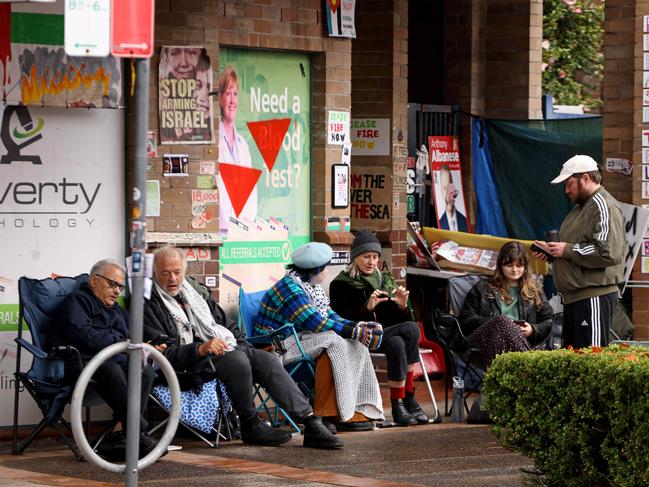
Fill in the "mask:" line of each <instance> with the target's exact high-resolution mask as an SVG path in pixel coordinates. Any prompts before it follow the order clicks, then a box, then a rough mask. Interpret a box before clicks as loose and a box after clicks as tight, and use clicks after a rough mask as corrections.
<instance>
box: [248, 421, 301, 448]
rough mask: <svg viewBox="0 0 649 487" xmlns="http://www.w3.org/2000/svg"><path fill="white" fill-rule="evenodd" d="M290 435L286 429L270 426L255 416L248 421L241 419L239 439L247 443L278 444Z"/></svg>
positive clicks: (288, 438) (285, 440) (289, 437)
mask: <svg viewBox="0 0 649 487" xmlns="http://www.w3.org/2000/svg"><path fill="white" fill-rule="evenodd" d="M292 437H293V436H292V435H291V433H289V432H288V431H282V430H280V429H275V428H271V426H270V425H269V424H268V423H266V422H265V421H262V420H261V419H259V417H257V416H255V417H254V418H252V419H251V420H249V421H241V440H242V441H243V442H244V443H247V444H248V445H260V446H279V445H281V444H282V443H286V442H287V441H288V440H290V439H291V438H292Z"/></svg>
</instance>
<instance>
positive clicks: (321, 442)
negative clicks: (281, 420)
mask: <svg viewBox="0 0 649 487" xmlns="http://www.w3.org/2000/svg"><path fill="white" fill-rule="evenodd" d="M303 445H304V447H306V448H320V449H323V450H333V449H336V448H342V446H343V440H341V439H340V438H338V437H337V436H334V435H333V434H331V431H329V430H328V429H327V427H326V426H325V425H324V424H322V420H321V419H320V418H319V417H318V416H315V415H313V414H312V415H311V416H308V417H307V418H305V419H304V442H303Z"/></svg>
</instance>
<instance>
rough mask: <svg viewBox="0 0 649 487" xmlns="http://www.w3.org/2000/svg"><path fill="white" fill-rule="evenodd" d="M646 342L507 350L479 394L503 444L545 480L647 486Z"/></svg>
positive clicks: (648, 375) (550, 482)
mask: <svg viewBox="0 0 649 487" xmlns="http://www.w3.org/2000/svg"><path fill="white" fill-rule="evenodd" d="M648 352H649V349H647V348H629V347H625V346H618V345H613V346H610V347H607V348H604V349H601V348H596V347H593V349H592V350H591V349H585V350H579V351H572V350H555V351H551V352H523V353H507V354H503V355H501V356H499V357H497V358H496V360H495V361H494V362H493V365H492V366H491V367H490V369H489V371H488V372H487V374H486V375H485V384H484V392H483V394H484V400H485V404H486V406H487V409H488V410H489V414H490V416H491V418H492V419H493V420H494V425H495V426H494V431H495V432H496V434H497V435H499V436H500V438H501V439H502V441H503V443H504V444H505V445H506V446H509V447H512V448H514V449H516V450H518V451H520V452H521V453H523V454H524V455H526V456H528V457H530V458H531V459H533V460H534V463H535V466H536V468H537V469H538V470H539V472H540V473H541V474H542V475H543V476H544V477H543V481H544V484H546V485H561V486H588V487H592V486H609V485H610V486H649V353H648Z"/></svg>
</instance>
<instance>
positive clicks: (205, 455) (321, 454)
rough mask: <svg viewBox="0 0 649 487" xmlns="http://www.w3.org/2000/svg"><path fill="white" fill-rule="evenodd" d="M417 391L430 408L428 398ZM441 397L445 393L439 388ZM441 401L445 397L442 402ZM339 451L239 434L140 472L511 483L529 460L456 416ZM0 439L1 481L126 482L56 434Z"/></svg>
mask: <svg viewBox="0 0 649 487" xmlns="http://www.w3.org/2000/svg"><path fill="white" fill-rule="evenodd" d="M419 392H422V393H423V391H421V388H420V391H418V398H419V399H420V402H421V403H422V405H423V406H424V408H425V409H426V411H431V410H432V404H431V403H430V400H429V401H428V403H427V404H426V402H425V396H423V395H422V396H421V397H420V394H419ZM436 397H441V395H440V394H438V395H437V396H436ZM439 406H440V407H443V401H441V402H440V404H439ZM339 434H341V437H342V438H343V439H344V440H345V447H344V448H343V449H342V450H339V451H323V450H312V449H307V448H303V447H302V446H301V445H302V438H301V436H300V435H299V434H294V436H293V439H292V440H291V441H290V442H289V443H287V444H285V445H283V446H281V447H278V448H272V447H251V446H247V445H243V444H242V443H241V442H240V441H231V442H223V443H221V448H219V449H211V448H208V447H205V446H204V443H201V442H198V441H194V440H193V439H189V438H176V439H175V440H174V444H177V445H181V446H182V447H183V448H182V450H179V451H172V452H170V453H169V454H168V455H167V456H165V457H164V458H163V459H162V460H160V461H159V462H157V463H156V464H155V465H153V466H152V467H150V468H148V469H146V470H144V471H142V472H140V475H139V484H140V485H143V486H156V485H161V486H162V485H164V486H183V487H189V486H196V487H199V486H207V485H209V486H220V485H223V486H226V485H227V486H256V485H264V486H266V487H272V486H323V485H340V486H377V487H387V486H404V485H429V486H435V487H451V486H453V487H456V486H465V487H492V486H493V487H496V486H498V487H509V486H521V485H523V484H524V476H525V474H524V473H523V472H522V471H521V468H527V469H530V468H532V463H531V461H530V460H529V459H528V458H526V457H523V456H522V455H519V454H517V453H515V452H512V451H508V450H506V449H504V448H502V447H501V446H499V444H498V442H497V439H496V438H495V436H494V435H493V434H492V433H491V431H490V427H489V426H487V425H468V424H464V423H462V424H456V423H451V422H450V420H449V418H446V417H445V418H444V422H443V423H441V424H430V425H425V426H410V427H407V428H399V427H394V428H386V429H378V430H375V431H367V432H354V433H352V432H348V433H339ZM10 453H11V444H10V442H8V441H4V442H0V479H3V481H2V483H1V484H2V486H3V487H31V486H34V485H41V486H42V485H49V486H83V487H94V486H106V485H122V484H123V477H122V476H120V475H116V474H110V473H107V472H105V471H103V470H100V469H98V468H97V467H95V466H94V465H91V464H89V463H88V462H79V461H77V460H75V458H74V456H73V455H72V454H71V453H70V452H69V450H67V449H65V448H63V447H62V445H61V443H59V442H57V441H55V440H54V439H51V438H50V439H48V438H44V439H39V440H37V441H36V443H35V445H34V446H33V447H31V448H30V449H28V450H27V452H26V453H25V454H24V455H21V456H12V455H11V454H10Z"/></svg>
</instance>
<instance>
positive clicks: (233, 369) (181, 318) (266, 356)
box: [144, 247, 343, 449]
mask: <svg viewBox="0 0 649 487" xmlns="http://www.w3.org/2000/svg"><path fill="white" fill-rule="evenodd" d="M185 268H186V262H185V256H184V254H183V252H182V251H181V250H180V249H178V248H175V247H163V248H161V249H159V250H158V251H157V252H156V254H155V258H154V263H153V269H154V272H153V278H154V284H153V289H152V291H151V298H150V299H148V300H146V301H145V305H144V335H145V340H152V341H154V343H155V342H160V341H161V340H164V343H166V345H167V349H166V351H165V356H166V357H167V359H169V361H170V362H171V364H172V365H173V367H174V369H176V371H178V372H183V373H184V375H189V376H190V377H193V378H194V380H195V382H198V383H200V382H208V381H210V380H212V379H214V378H216V379H219V380H220V381H221V382H223V383H224V384H225V387H226V389H227V391H228V395H229V396H230V399H231V400H232V404H233V407H234V409H235V410H236V412H237V414H238V415H239V419H240V420H241V439H242V440H243V442H244V443H248V444H253V445H265V446H278V445H281V444H282V443H285V442H287V441H288V440H290V439H291V434H290V433H288V432H286V431H282V430H276V429H273V428H271V427H270V426H269V425H268V424H267V423H265V422H264V421H262V420H261V419H260V418H258V417H257V414H256V407H255V403H254V400H253V382H256V383H259V384H261V385H262V386H264V388H265V389H266V390H267V391H268V393H269V394H270V395H271V396H272V397H273V399H274V400H275V401H277V403H278V404H279V405H280V406H281V407H282V408H283V409H284V410H286V411H287V412H288V413H289V414H290V415H291V417H292V418H294V419H295V420H297V421H298V422H301V423H303V424H304V446H305V447H309V448H323V449H332V448H340V447H341V446H342V444H343V442H342V440H341V439H340V438H338V437H336V436H334V435H333V434H332V433H331V432H330V431H329V430H328V429H327V428H326V427H325V426H324V425H323V423H322V420H321V419H320V418H319V417H317V416H315V415H314V414H313V410H312V409H311V406H310V405H309V402H308V401H307V399H306V397H304V395H303V394H302V393H301V392H300V390H299V388H298V386H297V384H296V383H295V381H294V380H293V379H292V378H291V376H290V375H288V373H287V372H286V370H285V369H284V367H282V365H281V363H280V362H279V360H277V359H276V358H275V356H274V355H273V354H271V353H269V352H266V351H264V350H257V349H256V348H254V347H253V346H252V345H250V344H249V343H248V342H247V341H246V339H245V338H244V336H243V335H242V334H241V331H240V330H239V328H238V327H237V325H236V323H228V321H227V319H226V317H225V313H224V312H223V310H222V309H221V308H220V306H219V305H218V304H216V302H215V301H214V299H213V297H212V295H211V293H210V291H209V289H207V288H206V287H205V286H202V285H201V284H200V283H198V282H197V281H196V280H194V279H192V278H190V277H187V278H186V277H185V270H186V269H185Z"/></svg>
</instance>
